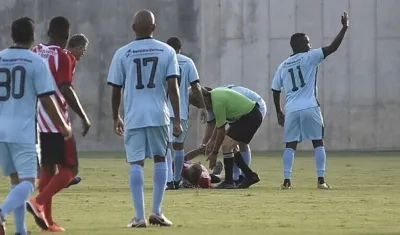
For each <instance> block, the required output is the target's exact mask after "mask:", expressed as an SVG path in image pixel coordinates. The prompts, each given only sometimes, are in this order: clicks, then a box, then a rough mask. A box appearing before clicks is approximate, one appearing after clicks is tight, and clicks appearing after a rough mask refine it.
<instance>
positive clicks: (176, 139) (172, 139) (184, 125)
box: [169, 118, 189, 144]
mask: <svg viewBox="0 0 400 235" xmlns="http://www.w3.org/2000/svg"><path fill="white" fill-rule="evenodd" d="M170 121H171V122H170V126H169V142H170V143H178V144H183V143H184V142H185V139H186V135H187V133H188V130H189V122H188V120H183V119H181V125H182V134H181V135H180V136H178V137H175V136H173V135H172V133H173V131H174V118H171V120H170Z"/></svg>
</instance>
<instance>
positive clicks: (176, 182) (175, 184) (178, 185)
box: [174, 180, 181, 189]
mask: <svg viewBox="0 0 400 235" xmlns="http://www.w3.org/2000/svg"><path fill="white" fill-rule="evenodd" d="M180 187H181V181H180V180H179V181H174V188H175V189H179V188H180Z"/></svg>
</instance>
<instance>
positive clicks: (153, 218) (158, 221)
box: [149, 213, 172, 227]
mask: <svg viewBox="0 0 400 235" xmlns="http://www.w3.org/2000/svg"><path fill="white" fill-rule="evenodd" d="M149 223H150V224H152V225H160V226H166V227H171V226H172V222H171V221H169V220H168V219H167V217H165V216H164V215H163V214H161V215H156V214H154V213H151V215H150V217H149Z"/></svg>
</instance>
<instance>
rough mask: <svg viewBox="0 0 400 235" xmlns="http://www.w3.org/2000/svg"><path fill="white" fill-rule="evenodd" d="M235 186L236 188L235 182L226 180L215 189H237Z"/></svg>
mask: <svg viewBox="0 0 400 235" xmlns="http://www.w3.org/2000/svg"><path fill="white" fill-rule="evenodd" d="M235 188H236V185H235V183H227V182H225V181H222V182H221V183H220V184H218V185H217V186H216V187H215V189H235Z"/></svg>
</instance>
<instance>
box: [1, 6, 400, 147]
mask: <svg viewBox="0 0 400 235" xmlns="http://www.w3.org/2000/svg"><path fill="white" fill-rule="evenodd" d="M141 8H148V9H150V10H152V11H153V12H154V13H155V15H156V18H157V22H158V29H157V33H156V37H157V38H159V39H161V40H165V39H167V38H168V37H169V36H172V35H177V36H180V37H182V38H183V39H184V43H185V44H184V50H185V53H186V54H187V55H189V56H191V57H192V58H193V59H194V60H195V62H196V63H197V66H198V69H199V72H200V75H201V79H202V83H203V84H204V85H208V86H212V87H214V86H218V85H225V84H231V83H235V84H239V85H243V86H246V87H248V88H251V89H253V90H255V91H257V92H258V93H259V94H260V95H262V96H263V97H264V99H265V100H266V101H267V103H268V107H269V110H270V112H269V116H267V117H266V119H265V121H264V123H263V125H262V127H261V129H260V130H259V132H258V133H257V136H256V138H255V139H254V141H253V143H252V148H253V150H276V149H282V147H283V145H282V143H281V139H282V129H281V128H280V127H278V125H277V121H276V117H275V112H274V108H273V104H272V99H271V92H270V83H271V79H272V76H273V74H274V71H275V69H276V67H277V66H278V64H279V63H280V62H281V61H282V60H283V59H285V58H286V57H287V56H288V55H289V54H290V47H289V43H288V42H289V37H290V36H291V34H292V33H294V32H298V31H301V32H306V33H307V34H309V36H310V37H311V41H312V43H313V45H314V47H319V46H323V45H327V44H329V43H330V42H331V41H332V39H333V38H334V37H335V36H336V34H337V32H338V31H339V30H340V27H341V24H340V14H341V13H342V11H343V10H347V11H348V12H349V16H350V20H351V23H350V24H351V26H350V29H349V32H348V35H347V36H346V39H345V41H344V43H343V45H342V47H341V48H340V49H339V51H338V52H337V53H336V54H334V55H332V56H330V57H329V58H328V59H327V60H326V61H325V62H324V63H323V65H322V66H321V69H320V71H319V84H318V85H319V91H320V93H319V100H320V103H321V105H322V107H323V113H324V117H325V123H326V144H327V146H328V148H329V149H335V150H347V149H400V142H399V139H400V125H399V124H398V119H399V118H398V117H399V116H400V81H399V80H398V79H399V77H398V74H400V66H399V64H400V24H399V22H400V14H398V12H397V10H398V9H399V8H400V1H398V0H351V1H350V0H335V1H328V0H325V1H323V0H141V1H132V0H113V1H108V0H96V1H93V0H69V1H63V0H41V1H37V0H36V1H34V0H2V1H0V21H1V22H2V24H1V25H0V33H1V35H3V36H2V37H1V39H0V47H2V48H3V47H6V46H8V45H9V43H10V40H9V38H8V37H7V35H9V25H10V23H11V21H12V19H14V18H17V17H20V16H24V15H28V16H31V17H33V18H34V19H35V20H36V21H37V23H38V26H37V27H38V38H41V39H43V40H44V39H45V37H44V33H45V29H46V24H47V23H48V20H49V18H51V17H52V16H56V15H64V16H67V17H68V18H69V19H70V20H71V22H72V26H73V31H74V32H82V33H85V34H86V35H87V36H88V37H89V40H90V45H89V48H88V51H87V56H86V57H85V58H84V59H83V60H82V61H81V62H80V64H79V66H78V69H77V72H76V88H77V91H78V93H79V95H80V97H81V99H82V102H83V103H84V106H85V108H86V109H87V110H88V112H89V114H90V117H91V119H92V123H93V127H92V129H91V131H90V133H89V135H88V136H87V137H86V138H84V139H79V147H80V149H90V150H113V149H122V148H123V144H122V140H121V139H120V138H118V137H116V136H115V135H114V134H113V131H112V121H111V112H110V111H111V108H110V89H109V88H108V87H107V86H106V82H105V80H106V76H107V69H108V65H109V63H110V60H111V57H112V55H113V53H114V52H115V50H116V49H117V48H118V47H120V46H122V45H124V44H125V43H127V42H129V41H130V40H131V39H132V37H133V35H132V32H131V30H130V24H131V20H132V15H133V13H134V12H135V11H136V10H138V9H141ZM192 114H193V115H192V116H193V120H192V122H191V128H190V134H189V136H188V141H187V149H189V148H191V147H194V146H196V145H197V144H198V143H199V142H200V140H201V137H202V132H203V126H202V125H201V124H199V122H198V120H197V111H196V110H192ZM75 121H76V122H75V124H74V126H75V127H76V128H77V129H76V130H79V120H77V119H75ZM309 147H310V144H305V145H303V146H302V148H309Z"/></svg>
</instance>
